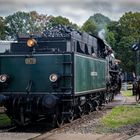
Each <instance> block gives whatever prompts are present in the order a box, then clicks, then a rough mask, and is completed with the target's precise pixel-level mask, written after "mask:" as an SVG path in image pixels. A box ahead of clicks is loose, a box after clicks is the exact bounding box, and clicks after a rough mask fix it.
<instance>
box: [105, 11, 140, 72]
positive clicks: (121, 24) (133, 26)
mask: <svg viewBox="0 0 140 140" xmlns="http://www.w3.org/2000/svg"><path fill="white" fill-rule="evenodd" d="M139 25H140V13H138V12H136V13H132V12H128V13H125V14H124V15H123V16H122V17H121V18H120V20H119V21H118V22H114V21H112V22H110V23H109V24H108V25H107V30H108V35H107V40H108V41H109V42H110V44H111V42H112V39H113V36H114V38H115V44H114V46H113V49H114V50H115V52H116V55H117V58H119V59H121V66H122V68H123V69H124V70H125V71H126V72H132V71H134V68H135V66H134V56H133V52H132V50H131V46H132V45H133V44H134V43H136V42H137V43H138V42H139V41H140V26H139Z"/></svg>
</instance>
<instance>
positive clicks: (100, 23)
mask: <svg viewBox="0 0 140 140" xmlns="http://www.w3.org/2000/svg"><path fill="white" fill-rule="evenodd" d="M89 19H91V20H93V21H94V22H95V24H96V25H97V27H98V30H101V29H105V27H106V25H107V24H108V23H110V22H111V20H110V19H109V18H108V17H106V16H104V15H102V14H100V13H97V14H94V15H93V16H91V17H90V18H89Z"/></svg>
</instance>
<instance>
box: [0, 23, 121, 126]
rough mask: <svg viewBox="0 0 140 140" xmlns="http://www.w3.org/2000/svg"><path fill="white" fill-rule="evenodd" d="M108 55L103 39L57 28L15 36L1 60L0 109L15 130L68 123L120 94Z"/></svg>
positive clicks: (117, 77) (114, 71) (0, 57)
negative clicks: (39, 122)
mask: <svg viewBox="0 0 140 140" xmlns="http://www.w3.org/2000/svg"><path fill="white" fill-rule="evenodd" d="M112 54H113V51H112V49H111V48H110V47H109V46H108V45H107V44H106V43H105V42H104V41H103V40H102V39H100V38H98V37H93V36H91V35H89V34H87V33H82V32H79V31H76V30H73V29H71V28H69V27H65V26H60V25H59V26H56V27H53V28H51V29H49V30H46V31H45V32H44V33H42V34H36V35H27V36H20V37H18V41H17V42H14V43H11V47H10V51H6V52H5V53H1V54H0V104H1V105H4V106H5V107H6V109H7V110H6V113H7V115H8V116H9V117H10V118H11V120H12V121H13V123H15V124H17V125H24V124H25V123H26V122H28V121H34V120H36V119H37V118H39V117H42V116H43V117H48V118H49V119H51V120H52V122H53V123H54V124H55V125H57V126H60V125H61V124H62V123H63V121H64V120H68V121H69V122H70V121H72V120H73V118H74V117H75V116H81V115H82V114H83V113H88V112H90V111H93V110H95V109H96V108H97V107H100V106H102V104H103V103H105V102H106V101H108V100H112V99H113V96H114V94H115V93H116V91H119V90H120V84H121V81H120V75H119V69H118V67H117V65H116V64H115V58H114V56H113V55H112Z"/></svg>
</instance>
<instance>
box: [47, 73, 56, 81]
mask: <svg viewBox="0 0 140 140" xmlns="http://www.w3.org/2000/svg"><path fill="white" fill-rule="evenodd" d="M49 79H50V81H51V82H56V81H57V80H58V75H57V74H51V75H50V77H49Z"/></svg>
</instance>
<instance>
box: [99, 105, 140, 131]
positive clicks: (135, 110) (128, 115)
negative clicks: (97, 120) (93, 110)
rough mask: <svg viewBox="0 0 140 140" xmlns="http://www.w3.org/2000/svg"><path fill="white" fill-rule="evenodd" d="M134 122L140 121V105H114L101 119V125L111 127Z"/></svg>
mask: <svg viewBox="0 0 140 140" xmlns="http://www.w3.org/2000/svg"><path fill="white" fill-rule="evenodd" d="M136 123H140V105H135V106H118V107H115V108H114V109H112V111H111V112H110V113H109V114H107V115H106V116H104V117H103V118H102V120H101V124H102V125H103V127H107V128H111V129H113V128H119V127H122V126H126V125H133V124H136Z"/></svg>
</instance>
